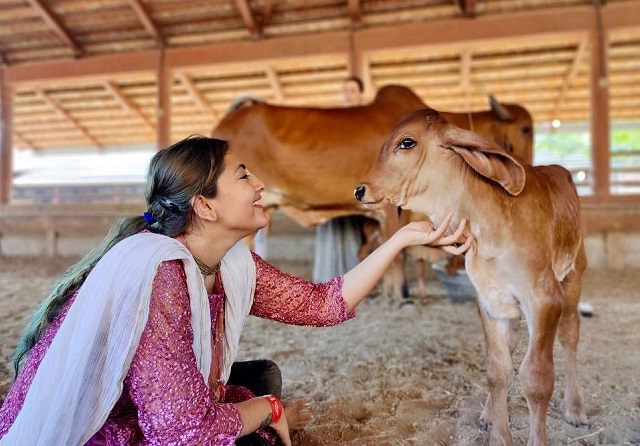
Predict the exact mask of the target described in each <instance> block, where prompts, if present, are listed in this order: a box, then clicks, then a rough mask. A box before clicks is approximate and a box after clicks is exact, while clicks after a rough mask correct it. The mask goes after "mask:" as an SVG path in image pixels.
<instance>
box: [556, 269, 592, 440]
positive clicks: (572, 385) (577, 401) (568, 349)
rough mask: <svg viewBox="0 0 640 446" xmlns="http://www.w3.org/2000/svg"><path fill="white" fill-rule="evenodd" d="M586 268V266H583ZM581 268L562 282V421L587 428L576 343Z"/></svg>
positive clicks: (577, 338)
mask: <svg viewBox="0 0 640 446" xmlns="http://www.w3.org/2000/svg"><path fill="white" fill-rule="evenodd" d="M585 266H586V263H585ZM582 270H583V269H582V268H580V267H578V268H577V269H576V270H575V271H572V272H571V273H569V275H567V277H565V279H564V281H563V282H562V284H563V286H564V291H565V296H566V297H565V299H566V301H565V305H564V307H563V309H562V316H560V326H559V337H560V342H561V343H562V346H563V347H564V350H565V354H566V357H567V387H566V388H565V391H564V417H565V419H566V420H567V421H568V422H569V423H571V424H573V425H574V426H578V427H582V426H587V425H588V424H589V423H588V420H587V413H586V410H585V407H584V402H583V398H582V389H581V388H580V384H578V358H577V356H578V353H577V352H578V340H579V338H580V316H579V315H578V301H579V300H580V293H581V291H582Z"/></svg>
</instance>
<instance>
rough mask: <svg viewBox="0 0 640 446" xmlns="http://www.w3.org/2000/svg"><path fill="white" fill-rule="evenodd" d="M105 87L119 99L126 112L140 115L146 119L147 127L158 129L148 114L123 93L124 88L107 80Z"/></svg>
mask: <svg viewBox="0 0 640 446" xmlns="http://www.w3.org/2000/svg"><path fill="white" fill-rule="evenodd" d="M104 88H105V89H106V90H107V91H108V92H109V93H111V95H112V96H113V97H114V98H115V99H116V100H117V101H118V103H119V104H120V106H121V107H122V108H123V109H124V110H125V111H126V112H128V113H131V114H132V115H135V116H138V117H139V118H140V119H142V121H144V123H145V124H146V125H147V127H149V128H150V129H151V130H155V129H156V128H155V126H154V125H153V122H151V120H150V119H149V118H147V116H146V115H145V114H144V113H142V110H140V107H138V106H137V105H136V104H134V103H133V102H132V101H131V100H130V99H129V98H127V97H126V96H125V95H124V94H123V93H122V90H120V87H118V86H117V85H116V84H114V83H113V82H112V81H105V82H104Z"/></svg>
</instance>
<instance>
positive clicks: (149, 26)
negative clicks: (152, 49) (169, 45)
mask: <svg viewBox="0 0 640 446" xmlns="http://www.w3.org/2000/svg"><path fill="white" fill-rule="evenodd" d="M127 1H128V3H129V5H130V6H131V8H132V9H133V12H135V14H136V17H138V19H139V20H140V22H141V23H142V26H144V29H146V30H147V32H148V33H149V34H151V36H152V37H153V41H154V42H155V43H156V45H157V46H158V48H163V47H164V46H165V44H164V38H163V37H162V33H161V32H160V30H159V29H158V27H157V26H156V24H155V23H154V22H153V19H152V18H151V15H149V12H148V11H147V10H146V9H145V7H144V5H143V4H142V3H141V2H140V0H127Z"/></svg>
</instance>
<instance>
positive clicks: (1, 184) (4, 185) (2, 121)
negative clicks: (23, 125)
mask: <svg viewBox="0 0 640 446" xmlns="http://www.w3.org/2000/svg"><path fill="white" fill-rule="evenodd" d="M5 70H6V68H5V66H4V65H3V66H1V67H0V204H2V205H4V204H7V203H9V197H10V196H11V185H12V183H13V153H12V152H13V91H12V89H11V87H10V86H9V84H8V83H7V82H6V80H5Z"/></svg>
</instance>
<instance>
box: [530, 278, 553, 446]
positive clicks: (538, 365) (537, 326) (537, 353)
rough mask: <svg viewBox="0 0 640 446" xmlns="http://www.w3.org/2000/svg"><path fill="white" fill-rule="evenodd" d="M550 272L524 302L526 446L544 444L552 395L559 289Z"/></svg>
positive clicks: (541, 445)
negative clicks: (527, 428) (527, 334)
mask: <svg viewBox="0 0 640 446" xmlns="http://www.w3.org/2000/svg"><path fill="white" fill-rule="evenodd" d="M551 277H552V273H548V274H547V277H542V278H540V280H539V282H538V283H540V284H543V285H541V286H538V287H537V288H535V289H534V290H533V293H532V295H530V296H529V299H527V300H526V301H525V302H524V303H523V307H524V311H525V315H526V317H527V323H528V325H529V348H528V350H527V354H526V355H525V357H524V360H523V361H522V364H521V365H520V383H521V384H522V390H523V391H524V393H525V395H526V396H527V403H528V405H529V442H528V445H529V446H534V445H535V446H546V445H547V431H546V422H547V408H548V407H549V401H550V400H551V395H552V394H553V384H554V382H553V381H554V370H553V342H554V340H555V336H556V331H557V329H558V321H559V319H560V313H561V311H562V290H561V289H560V285H559V284H558V283H557V282H555V281H554V280H553V278H551ZM542 288H546V289H542Z"/></svg>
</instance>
